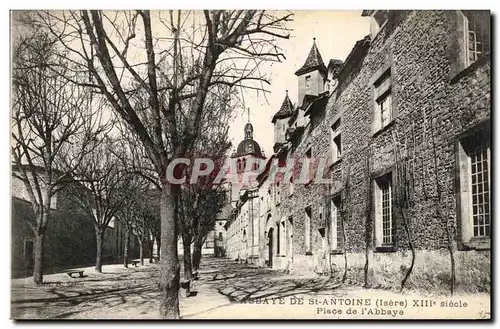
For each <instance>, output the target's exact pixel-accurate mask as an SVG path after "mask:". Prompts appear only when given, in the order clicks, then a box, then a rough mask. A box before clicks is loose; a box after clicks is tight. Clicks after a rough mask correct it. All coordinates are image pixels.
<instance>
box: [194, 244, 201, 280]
mask: <svg viewBox="0 0 500 329" xmlns="http://www.w3.org/2000/svg"><path fill="white" fill-rule="evenodd" d="M202 246H203V242H202V241H201V240H199V239H196V240H195V242H194V250H193V272H198V270H199V268H200V262H201V249H202Z"/></svg>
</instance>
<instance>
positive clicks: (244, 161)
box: [243, 159, 247, 170]
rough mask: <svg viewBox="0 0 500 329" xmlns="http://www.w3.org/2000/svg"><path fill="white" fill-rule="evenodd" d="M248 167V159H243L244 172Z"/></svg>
mask: <svg viewBox="0 0 500 329" xmlns="http://www.w3.org/2000/svg"><path fill="white" fill-rule="evenodd" d="M246 167H247V159H243V170H245V168H246Z"/></svg>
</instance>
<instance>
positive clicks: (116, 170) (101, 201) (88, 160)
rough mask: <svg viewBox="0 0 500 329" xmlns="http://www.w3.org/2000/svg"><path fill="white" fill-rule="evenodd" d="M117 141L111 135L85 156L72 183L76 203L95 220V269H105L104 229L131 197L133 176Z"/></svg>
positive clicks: (72, 193) (72, 195)
mask: <svg viewBox="0 0 500 329" xmlns="http://www.w3.org/2000/svg"><path fill="white" fill-rule="evenodd" d="M114 147H115V144H114V142H113V140H112V138H111V137H109V136H105V137H104V140H103V141H102V142H101V143H100V144H99V146H98V147H96V148H95V149H94V150H93V151H92V152H90V153H88V154H86V155H85V156H84V157H83V160H82V161H81V163H80V165H79V167H78V168H77V169H76V170H75V172H74V178H75V183H74V184H71V185H70V188H71V198H72V200H73V202H74V203H75V205H76V206H77V207H79V208H80V209H82V210H83V211H84V212H86V213H87V214H88V215H89V216H90V217H91V218H92V219H93V221H94V230H95V237H96V243H97V245H96V261H95V269H96V271H97V272H101V271H102V251H103V250H102V248H103V239H104V233H105V232H106V230H107V228H108V227H109V225H110V222H111V221H112V220H113V219H114V218H115V215H116V214H117V212H118V210H119V209H120V208H122V207H123V206H124V205H125V203H126V201H127V200H128V198H129V195H128V191H130V189H132V188H133V186H132V184H133V183H134V179H133V176H132V175H130V174H129V173H128V172H127V171H126V170H125V169H124V168H123V167H122V166H121V163H120V162H119V160H118V159H117V157H116V155H115V154H114V153H113V149H114Z"/></svg>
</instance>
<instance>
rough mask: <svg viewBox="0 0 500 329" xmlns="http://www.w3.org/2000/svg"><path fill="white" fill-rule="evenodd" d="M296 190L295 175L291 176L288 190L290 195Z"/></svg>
mask: <svg viewBox="0 0 500 329" xmlns="http://www.w3.org/2000/svg"><path fill="white" fill-rule="evenodd" d="M294 190H295V184H294V183H293V176H290V185H289V190H288V193H289V195H293V192H294Z"/></svg>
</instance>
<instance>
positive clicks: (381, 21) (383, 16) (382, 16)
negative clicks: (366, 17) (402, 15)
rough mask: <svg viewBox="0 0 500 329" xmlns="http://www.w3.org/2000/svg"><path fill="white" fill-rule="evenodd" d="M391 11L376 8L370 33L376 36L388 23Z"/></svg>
mask: <svg viewBox="0 0 500 329" xmlns="http://www.w3.org/2000/svg"><path fill="white" fill-rule="evenodd" d="M388 15H389V11H388V10H375V11H373V13H372V20H371V24H370V25H371V26H370V34H371V36H372V38H373V37H375V36H376V35H377V34H378V32H379V31H380V30H381V29H382V28H383V27H384V26H385V24H386V23H387V19H388Z"/></svg>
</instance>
